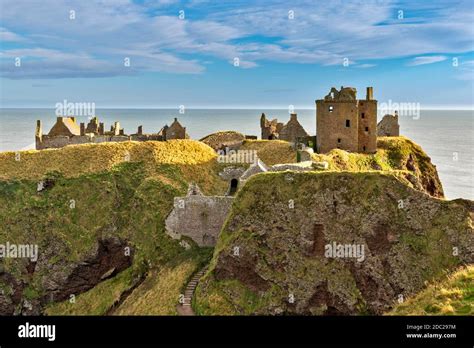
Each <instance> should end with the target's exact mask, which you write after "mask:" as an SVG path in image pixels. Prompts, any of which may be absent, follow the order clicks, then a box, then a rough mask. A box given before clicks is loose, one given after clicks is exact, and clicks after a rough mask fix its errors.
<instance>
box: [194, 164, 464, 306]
mask: <svg viewBox="0 0 474 348" xmlns="http://www.w3.org/2000/svg"><path fill="white" fill-rule="evenodd" d="M288 175H289V174H288V173H263V174H259V175H256V176H254V177H252V178H251V179H250V180H249V181H248V182H247V183H246V185H245V186H244V187H243V188H242V189H241V190H240V191H239V193H238V195H237V197H236V200H235V201H234V204H233V207H232V210H231V213H230V215H229V217H228V218H227V222H226V224H225V226H224V228H223V231H222V233H221V235H220V238H219V240H218V244H217V246H216V248H215V251H214V256H213V259H212V261H211V264H210V268H209V271H208V273H207V274H206V275H205V277H204V279H203V282H201V283H200V284H199V286H198V288H197V292H196V302H195V310H196V312H197V313H199V314H204V315H220V314H224V315H232V314H250V313H253V314H278V313H290V314H291V313H293V314H323V313H325V311H327V310H328V308H327V307H325V306H323V305H320V304H319V302H318V300H317V294H318V293H322V294H325V291H327V294H325V295H324V296H326V299H325V300H321V301H322V302H324V301H326V300H327V299H330V298H331V296H336V298H338V299H339V300H338V301H342V302H343V303H344V305H343V306H342V307H340V308H339V310H340V311H342V312H343V313H351V314H353V313H359V314H361V315H364V314H375V313H379V314H380V312H379V309H378V308H375V307H370V306H371V303H374V301H376V299H374V298H371V296H374V294H375V296H380V299H379V300H380V301H387V302H386V305H387V306H388V305H389V304H390V303H392V302H394V301H395V300H396V299H395V298H394V297H393V295H390V293H386V294H385V295H384V294H383V291H382V290H381V289H383V288H384V287H385V286H389V287H390V286H393V287H394V288H397V287H399V288H403V289H406V291H409V292H416V291H419V290H421V289H422V288H423V286H424V285H423V284H424V282H426V281H429V280H432V279H436V278H438V277H440V276H441V275H442V274H443V273H444V272H445V270H452V269H453V268H455V267H457V266H458V265H460V264H462V262H466V261H469V260H470V259H472V256H470V255H468V254H466V250H469V249H468V246H469V245H470V244H472V242H473V236H472V233H469V231H470V230H469V226H470V223H471V222H470V218H469V213H468V209H467V208H466V206H465V205H464V204H463V203H462V202H457V201H452V202H449V201H444V200H439V199H435V198H432V197H429V196H427V195H425V194H423V193H421V192H418V191H416V190H413V189H412V188H410V187H408V186H407V185H405V184H404V183H402V182H401V181H400V180H398V178H397V177H396V176H394V175H392V174H391V173H390V172H388V171H387V172H380V171H373V172H356V173H350V172H346V171H341V172H337V173H336V172H331V171H326V172H303V173H301V172H300V173H295V172H294V173H291V180H290V181H288ZM290 200H292V201H293V202H294V208H293V209H288V202H289V201H290ZM400 200H402V201H404V202H409V203H408V204H409V205H408V206H407V207H406V209H405V208H404V209H400V208H399V201H400ZM410 204H411V205H410ZM315 222H318V223H320V224H323V225H324V231H325V235H326V236H330V237H331V240H335V241H338V242H346V243H354V242H357V243H363V244H364V245H367V246H368V248H369V249H370V252H369V256H368V257H369V258H370V260H369V261H367V262H369V263H370V264H371V265H372V266H371V267H373V268H372V269H365V268H364V267H362V269H360V270H359V271H357V272H361V274H360V275H359V277H363V279H370V283H369V282H368V281H363V282H362V285H361V283H360V282H361V281H360V280H357V279H356V278H355V277H354V274H353V272H355V271H354V270H352V271H350V272H349V268H348V265H347V264H343V263H341V262H339V261H337V260H334V261H328V260H327V259H325V258H324V257H322V258H321V257H319V256H315V255H314V254H311V253H310V252H308V251H307V249H306V248H307V247H306V245H308V243H310V241H311V240H313V238H315V237H314V234H313V233H314V232H313V226H314V224H315ZM282 226H284V228H282ZM306 241H307V242H306ZM322 243H326V242H324V241H323V242H322ZM310 245H311V244H310ZM455 245H456V246H457V247H459V248H460V249H462V250H464V253H463V254H462V257H455V256H453V254H452V250H453V249H452V248H453V246H455ZM234 246H239V249H240V253H241V256H239V257H233V256H232V253H233V248H234ZM375 260H377V261H375ZM463 260H464V261H463ZM470 262H472V261H470ZM364 265H365V263H364ZM415 265H416V267H415ZM364 272H367V274H366V273H364ZM358 282H359V283H358ZM373 282H375V284H378V285H377V287H378V289H379V291H381V292H380V293H378V292H377V291H375V290H373V289H372V290H371V289H370V288H366V287H367V286H369V285H370V286H375V285H372V283H373ZM317 284H323V285H321V286H323V287H327V290H324V289H323V290H315V286H316V285H317ZM324 284H325V285H324ZM364 284H365V285H364ZM367 284H368V285H367ZM382 284H384V285H382ZM256 288H257V289H256ZM290 292H291V293H292V294H294V296H295V298H297V299H298V303H299V304H300V305H299V306H300V307H296V308H294V307H291V306H290V305H288V294H289V293H290ZM313 296H315V297H316V300H312V297H313ZM383 296H386V297H385V298H384V299H383ZM390 296H392V297H390ZM312 301H313V302H314V303H313V302H312ZM303 304H304V305H303ZM305 306H307V307H305ZM344 311H347V312H344Z"/></svg>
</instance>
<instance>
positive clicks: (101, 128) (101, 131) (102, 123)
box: [99, 122, 104, 135]
mask: <svg viewBox="0 0 474 348" xmlns="http://www.w3.org/2000/svg"><path fill="white" fill-rule="evenodd" d="M99 135H104V122H101V123H99Z"/></svg>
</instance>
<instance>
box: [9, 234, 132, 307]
mask: <svg viewBox="0 0 474 348" xmlns="http://www.w3.org/2000/svg"><path fill="white" fill-rule="evenodd" d="M126 247H127V244H126V243H125V242H123V241H121V240H120V239H118V238H110V239H103V240H98V241H97V244H96V247H95V248H94V249H92V250H91V252H90V254H89V255H88V256H87V257H85V258H84V259H83V260H81V261H80V262H71V261H68V260H65V259H58V260H57V262H55V263H54V264H51V262H50V260H52V259H54V257H55V256H56V255H57V254H58V253H59V249H63V248H66V246H64V245H61V243H58V242H57V241H54V240H51V241H50V244H49V246H48V247H47V248H46V250H45V251H44V253H42V254H40V257H39V258H38V260H37V262H34V263H33V262H29V263H25V264H24V266H25V267H24V268H23V269H21V268H20V269H19V271H20V272H21V273H22V275H20V276H18V275H17V276H16V277H15V276H13V275H12V274H10V273H8V272H6V271H0V282H1V286H2V291H0V315H13V314H22V315H28V314H40V313H41V311H42V308H43V306H44V305H45V304H46V303H49V302H53V301H63V300H66V299H70V296H71V295H78V294H80V293H82V292H84V291H87V290H89V289H91V288H93V287H94V286H96V285H97V284H98V283H99V282H101V281H103V280H105V279H107V278H109V277H113V276H115V275H116V274H117V273H119V272H121V271H123V270H124V269H126V268H128V267H130V266H131V264H132V261H133V251H132V250H130V252H128V251H126V249H125V248H126ZM34 277H36V278H37V279H38V281H39V282H41V288H42V293H41V294H36V295H37V296H34V297H35V298H31V297H32V296H28V291H25V289H28V288H29V286H30V285H29V284H28V283H29V281H28V280H31V279H33V278H34Z"/></svg>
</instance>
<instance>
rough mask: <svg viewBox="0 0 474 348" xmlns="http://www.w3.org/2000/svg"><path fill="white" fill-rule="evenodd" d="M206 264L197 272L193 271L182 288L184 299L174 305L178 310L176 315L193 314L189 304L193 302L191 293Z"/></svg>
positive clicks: (192, 293) (204, 271)
mask: <svg viewBox="0 0 474 348" xmlns="http://www.w3.org/2000/svg"><path fill="white" fill-rule="evenodd" d="M206 271H207V266H205V267H204V268H203V269H201V270H200V271H199V272H197V273H195V274H194V275H193V277H192V278H191V280H190V281H189V283H188V284H187V285H186V289H185V290H184V300H183V303H180V304H178V305H177V306H176V310H177V311H178V315H184V316H188V315H195V314H194V311H193V307H192V306H191V304H192V302H193V295H194V291H195V290H196V286H197V285H198V283H199V279H201V277H202V276H203V275H204V273H206Z"/></svg>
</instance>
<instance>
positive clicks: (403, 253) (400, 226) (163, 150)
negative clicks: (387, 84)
mask: <svg viewBox="0 0 474 348" xmlns="http://www.w3.org/2000/svg"><path fill="white" fill-rule="evenodd" d="M379 145H380V149H379V152H377V154H375V155H359V154H350V153H347V152H343V151H339V150H334V152H331V153H329V154H327V155H325V156H326V157H324V158H320V157H319V156H322V155H314V156H315V157H316V158H315V159H316V160H323V159H324V160H327V161H328V163H329V170H328V171H322V172H310V173H292V174H290V176H289V177H287V174H288V173H285V172H282V173H267V174H259V175H257V176H255V177H253V178H250V180H249V181H248V183H247V184H246V185H245V186H243V188H242V191H240V192H239V193H238V196H237V201H236V202H235V204H234V206H233V208H232V211H231V214H230V216H229V217H228V219H227V224H226V225H225V228H224V230H223V233H222V234H221V236H220V237H219V241H218V246H217V248H216V249H215V253H214V260H213V264H212V267H211V272H210V273H209V274H208V275H207V278H206V282H205V283H204V284H203V286H202V287H200V288H199V289H198V295H199V296H198V298H197V302H196V308H197V310H198V312H199V313H201V314H202V313H211V314H226V313H229V314H230V313H232V314H233V313H249V314H252V313H253V312H255V313H272V314H274V313H280V312H284V313H315V314H322V313H332V312H334V313H336V312H337V313H339V312H342V313H349V312H350V313H355V312H357V313H359V312H367V313H381V312H383V311H386V310H387V309H389V308H390V306H391V304H392V303H393V301H394V300H393V297H394V296H398V294H399V293H402V294H403V295H404V296H405V297H406V296H408V295H410V294H412V293H415V292H417V291H418V290H419V289H421V288H422V286H423V282H424V280H428V279H431V278H433V277H437V276H438V275H439V274H440V273H441V272H442V270H443V269H452V268H453V267H455V266H456V265H458V264H461V263H463V262H468V261H469V260H470V259H469V257H467V256H466V250H467V251H468V252H470V253H471V255H472V245H473V243H472V239H471V235H472V233H471V234H469V233H468V232H467V228H470V227H469V226H470V225H469V224H470V223H471V222H470V220H469V218H468V217H467V215H466V214H467V211H468V210H469V209H471V208H469V207H470V205H469V204H470V203H469V202H467V201H463V200H458V201H453V202H448V201H444V200H441V199H435V198H433V197H430V196H428V195H426V194H425V193H426V192H428V191H430V190H428V188H429V187H430V185H431V184H429V183H430V182H431V183H432V185H431V187H434V188H435V189H434V190H431V194H432V195H436V194H437V193H438V195H439V193H440V192H442V191H440V190H442V189H441V184H440V183H439V179H438V177H437V173H436V168H435V167H434V166H433V165H432V164H431V161H430V160H429V157H428V156H426V154H424V153H423V151H422V150H421V149H420V148H419V147H418V146H417V145H415V144H414V143H412V142H411V141H409V140H408V139H406V138H394V139H392V138H384V139H382V140H381V141H379ZM241 148H242V149H254V150H256V151H257V152H258V154H259V156H260V157H261V158H262V159H263V160H264V161H265V162H266V163H267V164H275V163H285V162H289V163H291V162H295V161H296V151H295V150H294V149H292V148H291V147H290V146H289V144H288V143H286V142H283V141H249V140H246V141H245V142H244V143H243V145H242V146H241ZM225 166H226V165H225V164H222V163H217V161H216V154H215V152H214V151H213V149H212V148H210V147H209V146H207V145H205V144H204V143H202V142H198V141H192V140H172V141H168V142H152V141H150V142H122V143H106V144H88V145H77V146H70V147H65V148H61V149H53V150H43V151H22V152H19V153H14V152H4V153H0V221H1V222H2V223H1V224H0V241H2V243H4V242H9V243H11V244H33V245H38V248H39V257H38V260H36V261H30V260H28V259H25V258H5V259H0V314H3V315H5V314H39V313H46V314H96V315H102V314H176V310H175V305H176V299H177V298H178V296H179V294H180V293H181V291H183V287H184V286H185V284H186V282H187V280H188V279H189V278H190V277H191V276H192V274H193V273H194V272H195V271H196V270H198V269H200V268H202V266H203V265H204V264H205V263H206V262H208V260H209V259H210V257H211V256H210V253H211V252H212V249H210V248H199V247H198V246H197V245H196V243H194V242H193V241H192V240H190V239H187V240H186V242H187V243H188V244H189V245H191V248H190V249H186V248H184V247H183V245H180V242H179V241H177V240H174V239H172V238H170V237H169V236H168V235H167V234H166V233H165V219H166V217H167V216H168V215H169V214H170V212H171V211H172V209H173V200H174V198H175V197H181V196H184V195H185V194H186V191H187V188H188V184H189V183H191V182H194V183H196V184H198V185H199V187H200V188H201V189H202V191H203V193H204V194H205V195H223V194H225V192H226V191H227V190H228V183H227V182H226V181H225V180H223V179H221V177H220V176H219V172H220V171H221V170H222V169H223V167H225ZM411 176H413V177H415V179H413V178H411ZM410 178H411V181H410ZM287 179H288V180H290V181H286V180H287ZM40 183H41V185H39V184H40ZM413 183H415V184H413ZM422 183H425V184H424V186H423V184H422ZM433 183H434V184H433ZM38 188H40V189H38ZM414 188H416V189H417V190H415V189H414ZM290 199H292V200H293V201H294V203H295V208H294V209H293V210H288V209H287V207H288V204H289V200H290ZM400 200H402V201H403V207H404V208H403V209H401V210H400V209H399V208H398V205H399V204H400V202H399V201H400ZM294 214H296V215H294ZM430 219H431V220H430ZM319 225H324V228H323V230H320V229H321V227H318V226H319ZM463 229H464V230H463ZM379 232H380V233H379ZM321 233H323V234H324V236H325V237H324V238H326V239H327V240H335V241H341V242H342V241H345V242H347V243H349V242H350V241H355V242H358V243H359V242H360V243H359V244H364V245H366V246H367V249H366V251H369V250H370V253H369V254H368V256H367V258H368V260H370V262H368V263H367V261H366V262H363V263H361V264H360V265H359V264H358V263H354V265H353V266H351V261H343V260H324V259H321V257H320V255H319V254H318V250H319V251H320V249H318V248H320V247H321V241H322V239H321V238H320V235H321ZM379 234H380V235H381V236H382V237H383V238H382V237H380V236H379ZM384 236H385V237H386V239H387V240H389V242H387V240H385V239H384V238H385V237H384ZM393 238H395V239H394V240H393ZM234 239H235V241H238V242H239V244H238V245H236V246H240V251H241V254H240V255H241V256H243V259H235V260H234V258H232V257H229V255H228V254H226V253H227V251H228V250H229V248H231V247H233V246H235V245H233V244H232V243H233V241H234ZM313 239H314V241H316V242H314V241H313ZM469 243H471V244H469ZM356 244H357V243H356ZM312 245H314V246H312ZM466 245H467V246H466ZM469 245H471V247H469ZM310 246H311V247H310ZM452 247H457V248H458V249H459V253H460V254H459V256H457V257H453V256H450V255H451V254H452V250H451V249H452ZM308 248H310V249H311V250H310V251H308ZM312 248H314V251H312V250H313V249H312ZM374 248H375V249H374ZM450 248H451V249H450ZM466 248H467V249H466ZM249 250H250V252H251V253H250V254H248V251H249ZM373 250H375V252H374V251H373ZM232 251H233V252H234V249H232ZM373 252H374V255H375V256H373V255H372V253H373ZM308 253H309V255H310V256H308V255H307V254H308ZM312 253H315V254H314V255H313V254H312ZM249 255H252V258H251V259H248V256H249ZM267 258H268V262H267V261H265V260H266V259H267ZM262 260H264V261H262ZM241 262H243V263H241ZM413 265H419V267H420V268H416V267H414V266H413ZM254 266H256V267H257V269H256V271H255V273H252V269H253V268H252V267H254ZM352 267H354V269H353V268H352ZM384 272H385V273H384ZM331 275H333V276H331ZM318 277H319V278H318ZM321 277H322V278H321ZM392 278H393V280H392ZM261 279H263V281H262V280H261ZM299 279H302V281H301V282H300V281H299ZM346 280H347V282H346V283H345V284H348V285H347V287H346V286H345V285H342V283H343V282H344V281H346ZM295 284H296V285H295ZM298 284H300V285H301V288H299V287H298ZM316 284H319V285H318V286H320V288H318V289H319V290H318V289H316V290H315V289H313V288H311V286H313V285H314V286H315V285H316ZM354 284H355V285H354ZM397 284H398V285H397ZM267 286H270V287H269V288H267ZM339 286H341V287H342V288H340V289H339V288H338V287H339ZM294 289H295V290H294ZM326 289H327V291H326ZM290 290H291V291H293V292H294V293H292V295H293V296H294V297H295V299H296V302H294V304H295V305H294V306H293V307H291V306H288V307H286V305H284V299H285V298H288V296H289V295H290V294H289V293H288V292H289V291H290ZM313 290H314V291H313ZM334 291H336V294H337V297H334V296H333V292H334ZM357 291H359V292H360V294H359V293H358V292H357ZM314 293H320V294H323V295H322V296H323V297H321V298H315V299H314V301H315V302H314V301H313V302H314V303H316V304H319V305H311V306H309V305H305V304H304V303H305V302H304V301H303V299H305V298H306V297H307V296H309V295H311V294H314ZM262 296H263V297H262ZM316 297H317V296H316ZM379 297H380V299H379ZM340 298H342V299H343V301H345V302H343V304H342V305H340V304H338V302H337V301H339V299H340ZM144 299H149V301H148V300H147V301H145V300H144ZM152 299H161V300H160V301H159V302H157V303H153V305H151V304H150V303H149V302H150V301H152ZM301 301H303V302H301ZM331 301H335V302H334V303H335V304H334V305H331V306H330V307H331V308H330V309H326V310H325V309H324V308H322V307H321V306H322V303H323V302H324V303H332V302H331ZM302 303H303V304H302ZM306 303H309V302H306ZM356 304H357V305H356ZM315 306H316V307H315ZM333 308H335V309H333ZM354 308H355V309H354ZM327 311H329V312H327Z"/></svg>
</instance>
